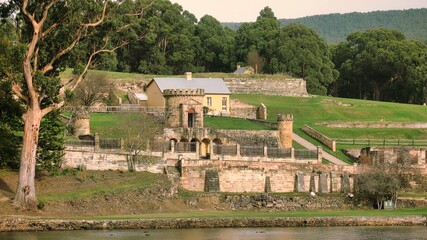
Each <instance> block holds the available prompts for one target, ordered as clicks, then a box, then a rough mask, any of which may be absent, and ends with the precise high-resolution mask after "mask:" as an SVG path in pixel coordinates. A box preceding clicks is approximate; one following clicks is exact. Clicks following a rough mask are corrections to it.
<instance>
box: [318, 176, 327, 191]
mask: <svg viewBox="0 0 427 240" xmlns="http://www.w3.org/2000/svg"><path fill="white" fill-rule="evenodd" d="M319 192H320V193H328V192H329V189H328V174H322V173H321V174H319Z"/></svg>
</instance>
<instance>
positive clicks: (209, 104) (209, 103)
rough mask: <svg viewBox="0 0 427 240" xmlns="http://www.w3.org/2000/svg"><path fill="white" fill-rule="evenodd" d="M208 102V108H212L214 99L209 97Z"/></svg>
mask: <svg viewBox="0 0 427 240" xmlns="http://www.w3.org/2000/svg"><path fill="white" fill-rule="evenodd" d="M206 101H207V105H208V106H212V98H211V97H207V98H206Z"/></svg>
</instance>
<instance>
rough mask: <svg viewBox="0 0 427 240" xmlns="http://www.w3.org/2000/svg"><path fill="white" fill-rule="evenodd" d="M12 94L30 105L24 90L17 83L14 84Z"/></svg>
mask: <svg viewBox="0 0 427 240" xmlns="http://www.w3.org/2000/svg"><path fill="white" fill-rule="evenodd" d="M12 92H13V93H14V94H15V95H16V96H18V97H19V98H20V99H22V100H24V101H25V103H28V102H29V101H28V97H27V96H25V95H24V94H23V93H22V89H21V87H20V86H19V84H17V83H16V82H12Z"/></svg>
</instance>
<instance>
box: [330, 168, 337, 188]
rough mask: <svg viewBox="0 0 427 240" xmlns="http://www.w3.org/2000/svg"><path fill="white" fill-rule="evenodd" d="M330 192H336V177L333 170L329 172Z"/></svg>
mask: <svg viewBox="0 0 427 240" xmlns="http://www.w3.org/2000/svg"><path fill="white" fill-rule="evenodd" d="M331 192H338V177H337V173H336V172H334V171H332V172H331Z"/></svg>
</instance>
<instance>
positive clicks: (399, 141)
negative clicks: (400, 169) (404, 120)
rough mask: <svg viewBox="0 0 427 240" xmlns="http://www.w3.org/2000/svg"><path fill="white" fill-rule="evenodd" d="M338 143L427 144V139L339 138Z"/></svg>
mask: <svg viewBox="0 0 427 240" xmlns="http://www.w3.org/2000/svg"><path fill="white" fill-rule="evenodd" d="M335 141H336V143H337V144H341V145H367V146H427V140H416V139H356V138H348V139H345V138H338V139H335Z"/></svg>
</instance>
